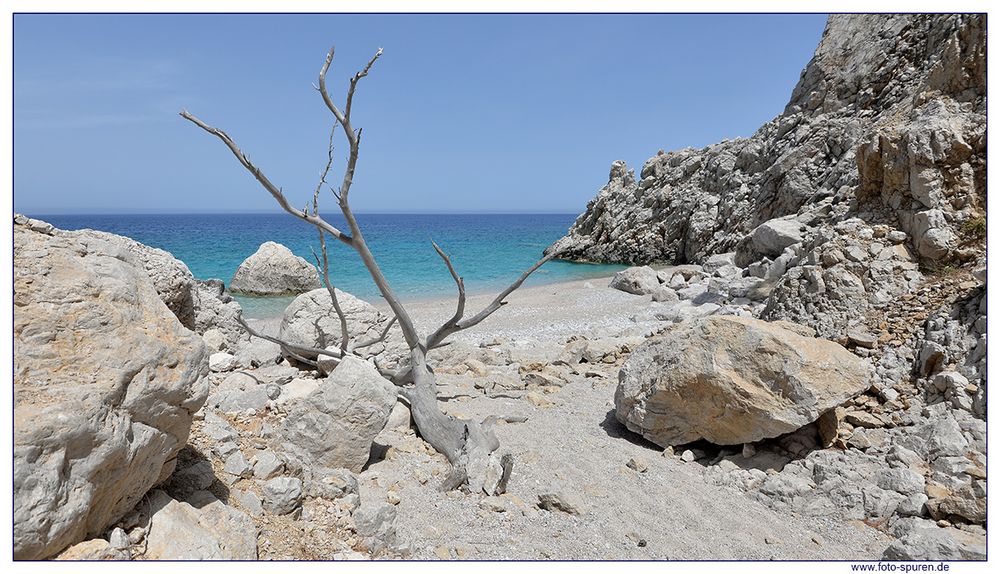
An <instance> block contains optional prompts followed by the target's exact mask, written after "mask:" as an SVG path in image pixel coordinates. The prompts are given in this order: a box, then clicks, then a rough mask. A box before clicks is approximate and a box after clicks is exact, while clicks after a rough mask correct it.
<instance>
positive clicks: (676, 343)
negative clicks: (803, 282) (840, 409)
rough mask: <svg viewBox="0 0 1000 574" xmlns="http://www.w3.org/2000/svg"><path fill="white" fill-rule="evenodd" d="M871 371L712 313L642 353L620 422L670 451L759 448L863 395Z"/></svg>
mask: <svg viewBox="0 0 1000 574" xmlns="http://www.w3.org/2000/svg"><path fill="white" fill-rule="evenodd" d="M868 371H869V367H868V365H867V364H866V363H865V362H864V361H862V360H861V359H860V358H858V357H856V356H855V355H854V354H852V353H850V352H849V351H847V349H844V348H843V347H841V346H840V345H838V344H836V343H834V342H832V341H826V340H823V339H815V338H811V337H803V336H802V335H799V334H796V333H792V332H791V331H788V330H785V329H783V328H781V327H780V326H778V325H774V324H771V323H767V322H765V321H759V320H757V319H751V318H746V317H733V316H711V317H706V318H702V319H695V320H692V321H687V322H684V323H681V324H679V325H677V326H675V327H673V328H672V329H671V330H669V331H667V332H666V333H664V334H663V335H662V336H658V337H655V338H653V339H650V340H648V341H647V342H646V343H644V344H643V345H641V346H639V348H637V349H636V350H635V351H633V353H632V354H631V356H630V357H629V358H628V360H627V361H626V362H625V364H624V366H623V367H622V370H621V372H620V374H619V384H618V388H617V390H616V391H615V415H616V417H617V418H618V420H619V421H621V422H622V423H624V424H625V425H626V427H628V429H629V430H631V431H633V432H637V433H640V434H641V435H642V436H643V437H645V438H646V439H648V440H650V441H652V442H654V443H656V444H658V445H660V446H663V447H667V446H674V445H681V444H686V443H689V442H693V441H695V440H699V439H705V440H708V441H709V442H712V443H715V444H719V445H738V444H744V443H752V442H756V441H759V440H762V439H765V438H773V437H777V436H780V435H783V434H786V433H789V432H792V431H795V430H797V429H799V428H801V427H803V426H805V425H807V424H809V423H811V422H813V421H815V420H816V419H817V418H819V416H820V415H821V414H823V413H824V412H826V411H828V410H830V409H832V408H834V407H836V406H837V405H840V404H842V403H843V402H844V401H846V400H848V399H850V398H852V397H854V396H857V395H858V394H860V393H862V392H864V391H865V390H866V389H867V388H868V386H869V383H868V380H869V372H868Z"/></svg>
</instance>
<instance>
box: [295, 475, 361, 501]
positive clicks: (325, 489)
mask: <svg viewBox="0 0 1000 574" xmlns="http://www.w3.org/2000/svg"><path fill="white" fill-rule="evenodd" d="M304 470H305V487H304V488H305V493H306V496H311V497H313V498H325V499H327V500H337V499H339V498H344V497H345V496H349V495H351V494H355V495H356V494H358V478H357V477H356V476H354V473H352V472H351V471H349V470H347V469H346V468H334V469H329V468H322V467H318V468H306V469H304Z"/></svg>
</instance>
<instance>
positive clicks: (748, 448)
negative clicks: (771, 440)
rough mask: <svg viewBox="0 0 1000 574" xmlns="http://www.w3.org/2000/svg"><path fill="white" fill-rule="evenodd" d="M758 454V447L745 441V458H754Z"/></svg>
mask: <svg viewBox="0 0 1000 574" xmlns="http://www.w3.org/2000/svg"><path fill="white" fill-rule="evenodd" d="M755 454H757V449H756V447H754V446H753V445H752V444H751V443H748V442H747V443H743V458H753V456H754V455H755Z"/></svg>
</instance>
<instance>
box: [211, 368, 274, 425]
mask: <svg viewBox="0 0 1000 574" xmlns="http://www.w3.org/2000/svg"><path fill="white" fill-rule="evenodd" d="M213 356H214V355H213ZM267 401H268V395H267V387H266V386H264V385H261V384H259V382H258V381H257V379H255V378H254V377H253V376H251V375H249V374H247V373H241V372H236V373H233V374H231V375H229V376H228V377H226V379H225V380H224V381H223V382H222V383H221V384H220V385H219V386H218V387H217V388H216V389H214V390H213V391H212V393H211V394H210V395H209V397H208V404H209V405H210V406H212V407H214V408H216V409H219V410H220V411H222V412H224V413H237V412H242V411H245V410H247V409H255V410H258V411H259V410H262V409H263V408H264V406H265V405H267Z"/></svg>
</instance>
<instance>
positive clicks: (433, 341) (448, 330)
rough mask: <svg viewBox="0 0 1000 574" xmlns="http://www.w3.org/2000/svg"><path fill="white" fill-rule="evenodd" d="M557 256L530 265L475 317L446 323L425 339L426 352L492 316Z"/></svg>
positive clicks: (548, 256)
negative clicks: (533, 275) (533, 274)
mask: <svg viewBox="0 0 1000 574" xmlns="http://www.w3.org/2000/svg"><path fill="white" fill-rule="evenodd" d="M558 255H559V252H552V253H549V254H548V255H546V256H545V257H542V258H541V259H539V260H538V262H536V263H535V264H534V265H532V266H531V267H530V268H529V269H528V270H527V271H525V272H524V273H522V274H521V276H520V277H518V278H517V281H514V282H513V283H511V284H510V285H509V286H508V287H507V288H506V289H504V290H503V291H501V292H500V294H499V295H497V296H496V298H495V299H493V301H492V302H490V304H489V305H487V306H486V307H485V308H484V309H483V310H482V311H480V312H479V313H477V314H476V315H475V316H473V317H470V318H468V319H465V320H462V321H458V322H456V323H453V324H451V325H450V326H448V323H446V324H445V325H444V326H442V327H441V328H439V329H438V330H437V331H435V332H434V334H433V335H431V336H430V337H428V338H427V342H426V344H425V347H426V348H427V349H428V350H430V349H434V348H436V347H439V346H441V343H442V342H443V341H444V339H445V338H446V337H448V336H450V335H452V334H454V333H457V332H459V331H464V330H465V329H468V328H470V327H474V326H476V325H478V324H479V323H481V322H482V321H483V319H486V318H487V317H489V316H490V315H492V314H493V313H495V312H496V311H497V309H499V308H500V307H503V306H504V305H506V304H507V302H506V301H504V299H506V298H507V296H508V295H510V294H511V293H513V292H514V291H515V290H517V288H518V287H520V286H521V285H522V284H523V283H524V281H525V280H526V279H527V278H528V276H530V275H531V274H532V273H534V272H535V271H536V270H537V269H538V268H539V267H541V266H542V265H545V264H546V263H548V262H549V261H550V260H551V259H553V258H554V257H556V256H558Z"/></svg>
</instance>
